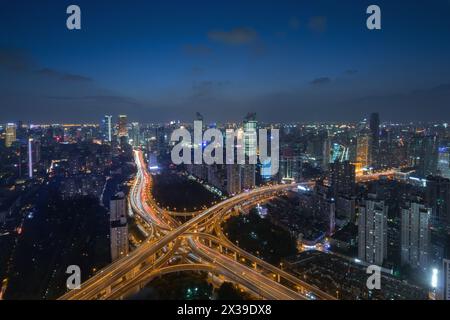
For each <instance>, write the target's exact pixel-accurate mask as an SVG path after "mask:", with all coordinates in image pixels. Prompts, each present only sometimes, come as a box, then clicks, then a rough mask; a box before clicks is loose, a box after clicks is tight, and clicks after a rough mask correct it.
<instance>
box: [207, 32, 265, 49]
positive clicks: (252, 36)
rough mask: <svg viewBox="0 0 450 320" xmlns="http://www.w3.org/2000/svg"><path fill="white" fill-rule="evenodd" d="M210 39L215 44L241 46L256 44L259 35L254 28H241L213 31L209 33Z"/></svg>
mask: <svg viewBox="0 0 450 320" xmlns="http://www.w3.org/2000/svg"><path fill="white" fill-rule="evenodd" d="M208 38H209V39H210V40H211V41H214V42H220V43H223V44H227V45H233V46H239V45H246V44H251V43H253V42H255V41H256V40H257V38H258V33H257V32H256V31H255V30H253V29H252V28H247V27H241V28H235V29H232V30H230V31H221V30H213V31H210V32H208Z"/></svg>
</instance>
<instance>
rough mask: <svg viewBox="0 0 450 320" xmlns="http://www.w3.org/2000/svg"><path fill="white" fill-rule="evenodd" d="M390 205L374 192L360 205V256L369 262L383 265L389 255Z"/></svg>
mask: <svg viewBox="0 0 450 320" xmlns="http://www.w3.org/2000/svg"><path fill="white" fill-rule="evenodd" d="M387 212H388V206H387V205H386V204H385V202H384V201H383V200H380V199H378V198H377V197H376V195H374V194H369V195H368V197H367V199H365V200H364V201H363V203H362V204H361V205H360V206H359V219H358V257H359V258H360V259H361V260H363V261H366V262H367V263H371V264H376V265H379V266H381V265H383V261H384V259H386V257H387Z"/></svg>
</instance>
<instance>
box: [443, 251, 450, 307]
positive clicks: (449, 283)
mask: <svg viewBox="0 0 450 320" xmlns="http://www.w3.org/2000/svg"><path fill="white" fill-rule="evenodd" d="M442 264H443V267H442V273H443V275H442V293H443V294H442V298H443V300H450V260H448V259H444V260H443V262H442Z"/></svg>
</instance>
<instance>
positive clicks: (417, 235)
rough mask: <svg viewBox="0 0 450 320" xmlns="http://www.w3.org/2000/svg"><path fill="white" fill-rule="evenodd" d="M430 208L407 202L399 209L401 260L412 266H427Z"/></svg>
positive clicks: (422, 268)
mask: <svg viewBox="0 0 450 320" xmlns="http://www.w3.org/2000/svg"><path fill="white" fill-rule="evenodd" d="M430 218H431V208H429V207H426V206H425V205H424V204H420V203H416V202H408V203H406V205H405V206H404V207H403V208H402V209H401V219H402V220H401V230H402V231H401V261H402V264H404V265H409V266H411V267H412V268H420V269H421V270H422V271H425V270H426V269H427V268H428V256H429V247H430V228H429V227H430Z"/></svg>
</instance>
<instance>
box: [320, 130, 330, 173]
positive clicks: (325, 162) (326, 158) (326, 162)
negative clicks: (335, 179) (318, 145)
mask: <svg viewBox="0 0 450 320" xmlns="http://www.w3.org/2000/svg"><path fill="white" fill-rule="evenodd" d="M330 162H331V138H330V137H327V138H325V139H324V141H323V159H322V169H323V170H328V168H329V166H330Z"/></svg>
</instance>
